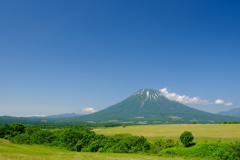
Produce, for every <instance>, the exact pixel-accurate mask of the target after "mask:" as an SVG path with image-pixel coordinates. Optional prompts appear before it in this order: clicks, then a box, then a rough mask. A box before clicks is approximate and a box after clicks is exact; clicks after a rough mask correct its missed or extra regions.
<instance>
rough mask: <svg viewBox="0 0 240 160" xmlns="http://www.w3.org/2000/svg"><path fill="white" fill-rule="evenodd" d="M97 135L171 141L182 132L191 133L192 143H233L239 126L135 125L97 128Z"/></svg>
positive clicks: (237, 135) (238, 131)
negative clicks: (127, 135)
mask: <svg viewBox="0 0 240 160" xmlns="http://www.w3.org/2000/svg"><path fill="white" fill-rule="evenodd" d="M94 131H95V132H96V133H97V134H103V135H114V134H121V133H130V134H132V135H137V136H144V137H146V138H148V140H150V141H151V140H154V139H173V140H179V136H180V135H181V133H183V132H184V131H190V132H192V134H193V136H194V142H217V141H221V142H227V143H229V142H235V141H240V124H173V125H137V126H127V127H126V128H122V127H112V128H111V127H109V128H99V129H95V130H94Z"/></svg>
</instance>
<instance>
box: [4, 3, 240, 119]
mask: <svg viewBox="0 0 240 160" xmlns="http://www.w3.org/2000/svg"><path fill="white" fill-rule="evenodd" d="M239 8H240V1H239V0H235V1H234V0H232V1H227V0H222V1H219V0H199V1H197V0H150V1H146V0H69V1H68V0H41V1H37V0H22V1H19V0H11V1H6V0H0V109H1V112H0V115H14V116H27V115H52V114H61V113H71V112H76V113H83V112H82V110H83V109H84V108H93V109H94V110H101V109H104V108H106V107H109V106H110V105H113V104H116V103H118V102H120V101H122V100H124V99H125V98H127V97H128V96H130V95H132V94H133V93H135V92H137V91H138V90H139V89H142V88H151V89H156V90H159V89H163V88H165V87H167V89H168V92H169V93H170V92H171V93H175V94H176V95H179V96H182V95H186V96H188V98H193V97H196V96H198V97H200V99H202V100H207V101H209V102H214V101H215V100H217V99H221V100H223V101H224V102H226V103H230V102H231V103H232V104H233V105H229V106H225V105H224V104H207V105H203V104H186V105H188V106H191V107H194V108H197V109H199V110H204V111H208V112H212V113H216V112H219V111H224V110H229V109H231V108H238V107H240V98H239V95H240V94H239V91H240V73H239V70H240V54H239V53H240V52H239V51H240V9H239Z"/></svg>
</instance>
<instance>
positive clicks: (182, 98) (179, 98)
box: [159, 87, 233, 106]
mask: <svg viewBox="0 0 240 160" xmlns="http://www.w3.org/2000/svg"><path fill="white" fill-rule="evenodd" d="M159 91H160V92H161V94H162V95H163V96H165V97H167V98H168V99H170V100H174V101H177V102H180V103H188V104H201V105H207V104H224V105H225V106H231V105H233V103H232V102H224V101H223V100H221V99H217V100H215V101H214V102H209V101H208V100H205V99H201V98H200V97H193V98H191V97H189V96H186V95H179V94H177V93H170V92H169V91H168V89H167V87H166V88H163V89H160V90H159Z"/></svg>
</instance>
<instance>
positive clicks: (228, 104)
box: [225, 102, 233, 106]
mask: <svg viewBox="0 0 240 160" xmlns="http://www.w3.org/2000/svg"><path fill="white" fill-rule="evenodd" d="M231 105H233V103H232V102H227V103H225V106H231Z"/></svg>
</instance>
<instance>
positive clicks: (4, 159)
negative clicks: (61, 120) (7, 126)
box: [0, 139, 193, 160]
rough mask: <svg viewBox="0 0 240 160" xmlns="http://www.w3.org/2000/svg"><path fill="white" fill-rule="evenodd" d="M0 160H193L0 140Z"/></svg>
mask: <svg viewBox="0 0 240 160" xmlns="http://www.w3.org/2000/svg"><path fill="white" fill-rule="evenodd" d="M0 160H193V159H184V158H173V157H158V156H154V155H140V154H117V153H86V152H71V151H67V150H60V149H57V148H53V147H48V146H41V145H19V144H11V143H10V142H8V141H6V140H3V139H0Z"/></svg>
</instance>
